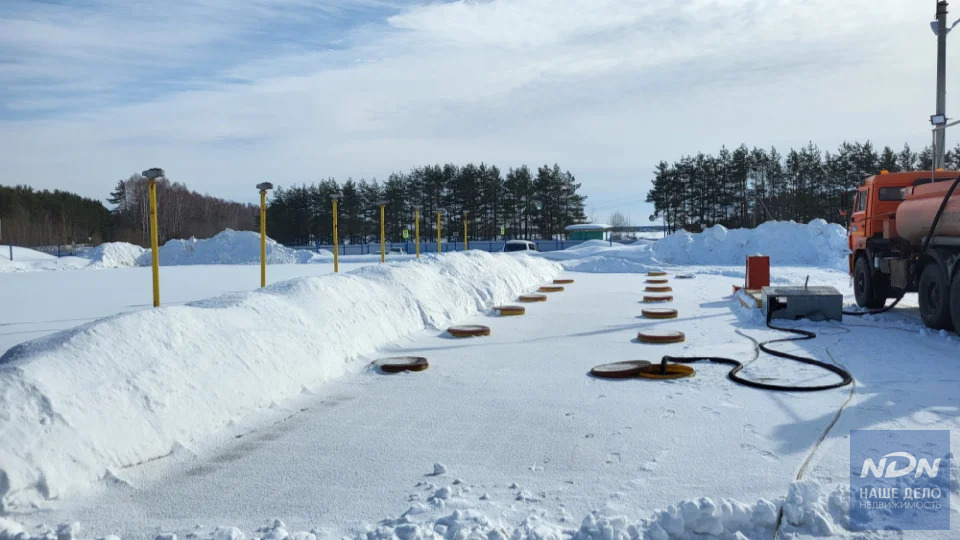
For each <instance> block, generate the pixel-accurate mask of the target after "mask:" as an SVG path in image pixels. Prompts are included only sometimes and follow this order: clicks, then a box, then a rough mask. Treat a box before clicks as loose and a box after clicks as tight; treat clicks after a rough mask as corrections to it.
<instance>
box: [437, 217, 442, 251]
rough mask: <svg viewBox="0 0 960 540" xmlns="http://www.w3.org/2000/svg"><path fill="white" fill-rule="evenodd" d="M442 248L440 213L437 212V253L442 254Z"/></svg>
mask: <svg viewBox="0 0 960 540" xmlns="http://www.w3.org/2000/svg"><path fill="white" fill-rule="evenodd" d="M442 252H443V247H442V245H441V244H440V212H437V253H442Z"/></svg>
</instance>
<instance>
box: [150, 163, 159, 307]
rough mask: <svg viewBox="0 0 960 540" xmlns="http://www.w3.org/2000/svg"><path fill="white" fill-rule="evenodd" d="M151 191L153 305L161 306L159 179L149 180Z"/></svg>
mask: <svg viewBox="0 0 960 540" xmlns="http://www.w3.org/2000/svg"><path fill="white" fill-rule="evenodd" d="M147 189H148V190H149V193H150V251H151V253H152V255H153V307H159V306H160V246H159V245H158V244H159V243H160V242H159V241H158V239H157V181H156V180H154V179H150V180H147Z"/></svg>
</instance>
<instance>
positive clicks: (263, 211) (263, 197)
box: [260, 189, 267, 287]
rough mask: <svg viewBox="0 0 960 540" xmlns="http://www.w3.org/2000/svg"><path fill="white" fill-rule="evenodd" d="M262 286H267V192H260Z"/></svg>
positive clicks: (262, 190)
mask: <svg viewBox="0 0 960 540" xmlns="http://www.w3.org/2000/svg"><path fill="white" fill-rule="evenodd" d="M260 286H261V287H266V286H267V190H265V189H261V190H260Z"/></svg>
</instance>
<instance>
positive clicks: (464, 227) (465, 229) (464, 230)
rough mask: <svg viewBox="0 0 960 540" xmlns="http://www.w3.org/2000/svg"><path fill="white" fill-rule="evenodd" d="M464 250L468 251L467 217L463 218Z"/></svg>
mask: <svg viewBox="0 0 960 540" xmlns="http://www.w3.org/2000/svg"><path fill="white" fill-rule="evenodd" d="M463 250H464V251H466V250H467V216H466V215H464V216H463Z"/></svg>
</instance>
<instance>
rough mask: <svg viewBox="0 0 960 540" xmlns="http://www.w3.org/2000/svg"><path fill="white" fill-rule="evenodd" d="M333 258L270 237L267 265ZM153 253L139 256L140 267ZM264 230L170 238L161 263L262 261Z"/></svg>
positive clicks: (144, 264) (162, 247) (161, 249)
mask: <svg viewBox="0 0 960 540" xmlns="http://www.w3.org/2000/svg"><path fill="white" fill-rule="evenodd" d="M326 257H333V253H331V252H329V251H321V252H320V253H319V254H317V253H313V252H311V251H305V250H301V249H290V248H288V247H284V246H282V245H280V244H278V243H277V242H276V241H274V240H272V239H270V238H267V264H302V263H307V262H310V261H311V260H312V259H316V258H326ZM151 258H152V255H151V253H150V251H145V252H144V253H143V254H142V255H141V256H140V257H139V258H138V259H137V263H138V264H139V265H140V266H150V264H151ZM259 263H260V233H257V232H253V231H234V230H232V229H226V230H224V231H222V232H220V233H218V234H217V235H216V236H213V237H212V238H206V239H202V240H198V239H197V238H196V237H190V238H189V239H187V240H169V241H167V243H165V244H164V245H163V246H161V247H160V265H161V266H178V265H187V264H259Z"/></svg>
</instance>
